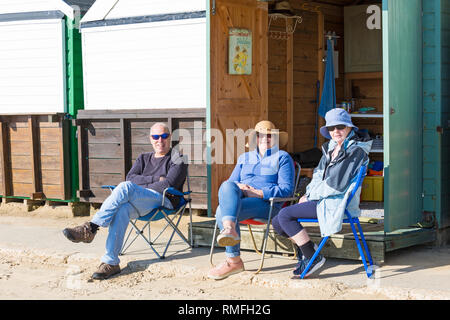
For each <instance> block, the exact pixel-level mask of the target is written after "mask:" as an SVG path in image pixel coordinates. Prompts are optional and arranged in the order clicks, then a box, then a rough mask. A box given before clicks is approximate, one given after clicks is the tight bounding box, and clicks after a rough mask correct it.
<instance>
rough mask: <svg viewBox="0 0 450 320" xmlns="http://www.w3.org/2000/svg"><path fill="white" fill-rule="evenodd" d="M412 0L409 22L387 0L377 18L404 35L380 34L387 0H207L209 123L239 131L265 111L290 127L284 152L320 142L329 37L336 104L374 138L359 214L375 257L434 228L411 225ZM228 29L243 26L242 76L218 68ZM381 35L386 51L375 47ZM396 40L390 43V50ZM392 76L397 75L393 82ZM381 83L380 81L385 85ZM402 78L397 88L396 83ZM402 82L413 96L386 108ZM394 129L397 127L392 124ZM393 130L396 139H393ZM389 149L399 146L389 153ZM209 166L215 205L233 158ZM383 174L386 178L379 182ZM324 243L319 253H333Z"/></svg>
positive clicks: (415, 161)
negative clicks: (248, 61) (245, 68)
mask: <svg viewBox="0 0 450 320" xmlns="http://www.w3.org/2000/svg"><path fill="white" fill-rule="evenodd" d="M416 2H417V1H416ZM416 2H415V6H413V7H414V8H413V9H412V10H411V9H408V10H409V12H408V14H410V15H412V19H413V20H411V21H410V20H408V19H407V18H406V16H402V15H403V14H405V13H401V8H400V7H389V10H390V11H389V13H390V16H389V19H390V20H386V21H388V22H389V23H391V25H392V26H393V25H394V23H392V22H391V21H393V20H392V19H397V21H400V22H399V24H402V23H403V24H404V25H403V26H402V32H404V33H403V35H402V36H401V37H397V38H395V37H396V35H395V33H396V32H399V31H398V30H397V31H395V30H394V28H393V27H392V28H391V29H389V36H387V33H388V32H387V30H383V28H384V27H385V26H384V25H383V22H384V20H383V19H384V18H385V17H386V19H387V18H388V16H387V15H386V16H385V15H384V10H385V9H384V5H385V4H386V3H385V2H383V3H382V1H377V0H366V1H364V0H361V1H355V0H323V1H320V0H319V1H299V0H291V1H251V0H249V1H243V2H242V1H239V2H238V1H233V0H216V1H212V6H211V8H210V16H209V17H210V30H209V32H210V34H211V36H210V52H211V57H210V60H211V61H210V65H211V75H210V84H211V96H210V98H211V99H210V107H209V108H210V116H211V120H210V126H211V127H214V128H220V129H222V130H223V131H224V132H225V130H224V129H225V128H230V127H235V128H243V129H244V130H245V129H247V128H253V127H254V124H255V123H256V122H257V121H259V120H261V119H264V118H268V119H269V120H271V121H272V122H273V123H274V124H275V125H276V126H277V128H280V130H283V131H286V132H288V133H289V143H288V146H287V151H289V152H291V153H292V154H293V155H294V156H295V155H296V154H299V153H302V152H305V151H308V150H311V149H315V148H319V149H320V148H321V145H322V144H323V143H324V142H325V139H324V138H323V137H322V136H321V135H320V133H319V132H318V128H320V127H321V126H323V125H324V123H325V122H324V119H323V118H322V117H321V116H318V109H319V104H320V101H321V93H322V90H323V88H324V85H325V82H324V74H325V71H326V67H327V64H326V61H327V50H328V45H329V44H330V43H331V45H332V49H333V50H332V52H333V60H334V73H335V92H336V104H337V107H342V108H345V109H347V110H348V111H349V112H350V113H351V116H352V121H353V123H354V124H355V125H356V126H357V127H358V128H359V130H363V131H366V132H367V133H368V134H369V135H370V136H371V137H372V139H373V146H372V150H371V152H370V154H369V159H370V164H369V168H370V170H369V172H368V176H367V177H366V178H365V180H364V183H363V188H362V196H361V199H362V202H361V209H362V216H363V220H364V221H365V222H367V223H366V224H365V225H364V230H367V231H368V238H369V239H370V240H372V241H370V242H371V244H370V245H372V248H373V249H374V251H378V253H379V254H378V255H377V254H376V256H377V257H378V258H379V259H380V260H383V259H384V253H385V252H388V251H391V250H394V249H398V248H401V247H406V246H410V245H413V244H417V243H424V242H429V241H433V239H434V234H433V232H431V231H430V232H428V231H429V230H428V229H423V228H416V227H417V223H422V226H423V224H424V222H426V218H427V217H426V214H425V213H426V212H424V211H423V210H422V197H423V196H424V195H423V193H422V175H421V172H422V149H421V143H422V140H421V139H422V138H421V133H420V131H421V126H422V121H421V117H422V95H421V82H422V73H421V72H422V71H421V68H422V60H421V52H422V43H421V38H420V37H417V34H420V33H422V26H421V25H420V24H417V22H414V19H415V18H414V15H417V17H416V18H417V19H418V20H421V18H419V16H421V14H422V7H421V4H420V5H419V2H420V1H419V2H417V3H416ZM404 5H406V4H404ZM386 12H387V11H386ZM230 28H231V29H232V28H241V29H244V30H246V29H248V30H251V33H252V34H251V37H252V39H251V41H252V50H253V51H252V59H253V61H252V66H253V70H251V71H250V72H249V73H247V74H245V75H241V76H236V75H233V74H230V73H229V70H228V69H226V68H228V66H229V65H230V63H231V61H229V60H227V59H228V56H227V54H228V52H226V51H227V50H233V49H234V48H231V45H228V41H230V43H231V40H229V39H228V37H231V33H229V32H230V31H229V30H230ZM328 40H330V41H328ZM386 43H387V44H389V49H388V48H383V45H384V44H386ZM396 45H398V46H399V47H397V48H396V49H395V46H396ZM401 45H404V46H405V47H404V49H403V50H410V49H411V48H412V49H411V50H412V51H410V52H409V56H411V57H412V58H410V57H408V58H405V59H403V60H404V61H402V55H403V56H405V57H406V55H405V54H404V53H405V52H406V51H401V50H402V47H401ZM383 49H384V50H389V55H387V54H386V53H385V54H384V53H383ZM221 50H223V51H225V52H221ZM394 50H396V51H394ZM391 52H394V54H391ZM402 52H403V53H402ZM387 56H389V59H390V60H387V59H386V57H387ZM392 57H394V58H392ZM396 59H397V60H396ZM408 60H409V61H408ZM265 61H267V67H266V65H265ZM405 61H406V62H405ZM386 62H389V63H390V64H391V65H394V64H395V63H397V62H399V63H402V64H403V63H405V65H404V66H405V67H406V66H410V67H411V68H410V69H409V70H410V74H409V75H398V74H401V72H398V71H399V70H398V69H396V68H397V67H398V65H397V66H395V67H394V68H392V69H388V68H386V67H385V68H383V64H384V63H386ZM394 69H395V70H397V71H395V72H394ZM390 70H392V71H390ZM383 71H384V72H383ZM408 72H409V71H408ZM387 73H389V74H387ZM396 76H400V78H396V79H395V80H396V81H395V82H394V81H392V79H394V78H395V77H396ZM402 76H407V77H408V78H401V77H402ZM402 79H404V80H402ZM405 79H406V80H405ZM408 79H409V80H408ZM387 80H391V83H390V82H388V81H387ZM402 81H403V82H402ZM386 83H389V87H384V86H385V85H386ZM402 85H403V86H404V87H405V88H403V89H402V88H401V87H400V86H402ZM402 90H409V92H410V93H411V92H413V93H414V94H409V95H410V96H411V97H410V98H411V99H412V100H410V101H409V102H407V101H406V100H402V101H398V100H397V103H398V104H400V105H403V107H400V106H398V108H396V109H395V110H394V108H392V107H391V108H390V109H386V108H387V107H386V105H389V104H388V103H389V101H390V100H393V99H392V96H393V92H394V91H395V92H396V93H395V94H396V95H397V96H399V97H400V98H399V99H400V100H401V99H404V98H403V97H407V94H403V93H402ZM265 92H267V94H265ZM405 99H407V98H405ZM405 106H407V108H405ZM405 109H409V110H405ZM386 110H388V112H389V113H390V114H393V113H397V116H398V117H399V118H397V119H400V114H401V118H402V119H403V120H402V121H404V122H405V123H407V125H408V126H410V128H414V129H413V130H409V131H410V133H409V135H412V136H414V137H411V139H412V140H411V141H408V138H405V136H407V135H408V134H407V135H405V134H404V133H405V132H406V131H405V130H404V128H405V127H404V126H403V125H404V124H402V123H400V122H401V121H400V120H396V121H395V123H394V120H391V123H390V122H389V119H386ZM410 113H414V114H415V113H417V115H413V116H411V115H409V114H410ZM393 118H395V117H393ZM400 127H401V128H402V129H401V130H403V132H398V131H396V130H400ZM414 131H416V133H414ZM400 136H401V137H402V138H401V139H403V141H404V144H405V145H404V146H403V147H401V146H400V144H399V141H397V139H398V137H400ZM386 140H388V141H386ZM413 140H414V141H413ZM387 146H388V147H389V149H387ZM405 147H408V148H410V149H409V150H410V152H409V153H408V152H407V153H408V154H409V155H410V156H409V157H406V156H405V155H406V154H407V153H405V152H404V149H403V148H405ZM394 148H399V149H397V150H395V151H393V150H394ZM389 150H390V151H391V152H390V153H389ZM402 166H403V168H402ZM308 167H309V168H308ZM313 167H314V165H310V166H308V165H305V166H303V170H302V175H304V176H306V177H308V176H309V177H311V175H312V171H313ZM212 168H213V169H212V170H211V178H212V179H211V191H212V192H211V195H210V196H211V208H212V209H214V208H215V206H216V205H217V198H216V196H215V195H214V190H217V189H218V186H220V183H221V182H222V181H224V180H225V179H227V178H228V176H229V174H230V172H231V170H232V168H233V165H221V166H215V165H214V164H212ZM394 169H395V170H394ZM389 170H390V172H389ZM388 173H390V174H391V176H390V180H389V181H386V178H387V177H386V176H387V174H388ZM386 184H388V185H386ZM311 230H312V233H313V234H315V236H316V237H317V239H316V240H320V232H319V229H318V228H317V227H311ZM427 230H428V231H427ZM365 232H366V231H365ZM342 233H343V235H337V238H336V239H338V238H339V239H338V240H336V241H337V242H336V245H337V246H345V245H346V244H344V243H345V242H346V239H347V235H346V234H348V233H350V235H351V231H349V230H346V229H343V232H342ZM338 242H339V244H338ZM268 246H269V247H270V246H271V245H270V244H269V245H268ZM377 246H378V247H377ZM282 247H283V246H282V245H280V244H279V243H277V241H274V243H273V244H272V247H271V249H269V248H268V249H267V250H274V251H283V249H282ZM355 248H356V246H355ZM355 248H353V249H355ZM331 251H332V250H331ZM331 251H330V252H328V254H331V255H333V253H331ZM344 251H345V250H341V253H337V255H339V254H342V252H344ZM351 251H353V253H356V254H357V250H356V249H355V250H348V251H346V252H347V253H348V252H351Z"/></svg>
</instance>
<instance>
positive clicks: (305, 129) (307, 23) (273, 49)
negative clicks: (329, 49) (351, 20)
mask: <svg viewBox="0 0 450 320" xmlns="http://www.w3.org/2000/svg"><path fill="white" fill-rule="evenodd" d="M320 5H321V9H320V10H321V11H322V12H323V13H324V16H325V22H324V30H325V31H330V30H331V31H335V32H336V34H337V35H339V36H341V38H340V39H339V40H338V43H337V46H336V50H339V73H340V74H339V78H338V79H336V93H337V101H340V100H342V99H343V97H344V73H343V72H344V41H343V36H344V16H343V14H344V13H343V8H342V7H338V6H332V5H324V4H320ZM291 6H292V8H294V9H296V10H300V9H301V8H300V4H299V3H296V2H294V1H291ZM300 12H301V13H302V14H301V15H302V17H303V21H302V23H301V24H297V28H296V31H295V33H294V35H293V42H292V46H293V48H292V51H293V76H292V77H293V133H294V137H293V149H292V151H293V152H300V151H304V150H308V149H310V148H313V147H314V127H315V121H316V112H317V105H316V96H317V88H316V84H317V79H318V77H319V75H318V72H319V65H318V54H319V52H318V41H319V40H318V38H319V35H318V32H319V26H318V17H317V14H316V13H313V12H307V11H300ZM283 23H284V22H282V21H276V23H275V24H273V26H272V25H271V30H275V31H277V30H282V28H283ZM324 49H326V48H324ZM288 56H289V55H288V42H287V41H286V40H277V39H272V38H269V120H271V121H272V122H274V124H275V125H276V126H277V127H279V128H280V129H281V130H287V124H288V120H287V119H288V114H287V112H286V110H287V103H288V96H287V94H286V92H289V91H287V90H288V89H287V86H288V84H287V80H286V79H289V78H288V71H287V65H288V62H289V61H288V59H287V58H286V57H288ZM322 77H323V75H322Z"/></svg>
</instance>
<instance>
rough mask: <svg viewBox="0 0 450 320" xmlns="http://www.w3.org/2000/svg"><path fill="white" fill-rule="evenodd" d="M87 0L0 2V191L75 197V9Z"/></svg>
mask: <svg viewBox="0 0 450 320" xmlns="http://www.w3.org/2000/svg"><path fill="white" fill-rule="evenodd" d="M92 3H93V1H90V0H68V1H62V0H58V1H47V0H40V1H25V0H14V1H13V0H5V1H1V3H0V125H1V126H0V196H1V197H2V198H3V201H4V202H7V201H8V199H14V198H22V199H27V200H55V201H66V202H73V201H76V190H77V189H78V175H77V172H78V164H77V157H76V154H77V148H76V146H77V144H76V137H75V130H74V128H73V127H72V125H71V122H70V119H71V118H74V117H75V116H76V114H77V111H78V110H79V109H82V108H83V89H82V71H81V68H82V65H81V37H80V34H79V29H78V27H79V25H78V24H79V20H80V17H81V16H82V15H83V14H84V13H86V11H87V9H88V8H89V6H90V5H91V4H92Z"/></svg>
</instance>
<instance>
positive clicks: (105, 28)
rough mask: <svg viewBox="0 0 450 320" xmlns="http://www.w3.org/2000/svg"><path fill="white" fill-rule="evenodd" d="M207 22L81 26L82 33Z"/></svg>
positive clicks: (190, 20)
mask: <svg viewBox="0 0 450 320" xmlns="http://www.w3.org/2000/svg"><path fill="white" fill-rule="evenodd" d="M205 22H206V18H196V19H182V20H167V21H158V22H145V23H132V24H123V25H115V26H101V27H90V28H81V29H80V31H81V33H91V32H105V31H115V30H131V29H141V28H159V27H165V26H176V25H189V24H199V23H203V24H204V23H205ZM205 37H206V33H205Z"/></svg>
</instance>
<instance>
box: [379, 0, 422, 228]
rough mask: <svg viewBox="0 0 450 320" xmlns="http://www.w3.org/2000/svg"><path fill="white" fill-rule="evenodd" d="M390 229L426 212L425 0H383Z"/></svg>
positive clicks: (385, 185) (386, 188)
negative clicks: (423, 124) (423, 13)
mask: <svg viewBox="0 0 450 320" xmlns="http://www.w3.org/2000/svg"><path fill="white" fill-rule="evenodd" d="M383 79H384V80H383V81H384V83H383V87H384V89H383V90H384V94H383V95H384V115H385V116H384V138H385V153H384V166H385V183H384V188H385V189H384V192H385V231H386V232H390V231H393V230H397V229H401V228H405V227H408V226H410V225H412V224H414V223H416V222H418V221H420V220H421V212H422V201H423V200H422V192H423V191H422V0H383Z"/></svg>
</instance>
